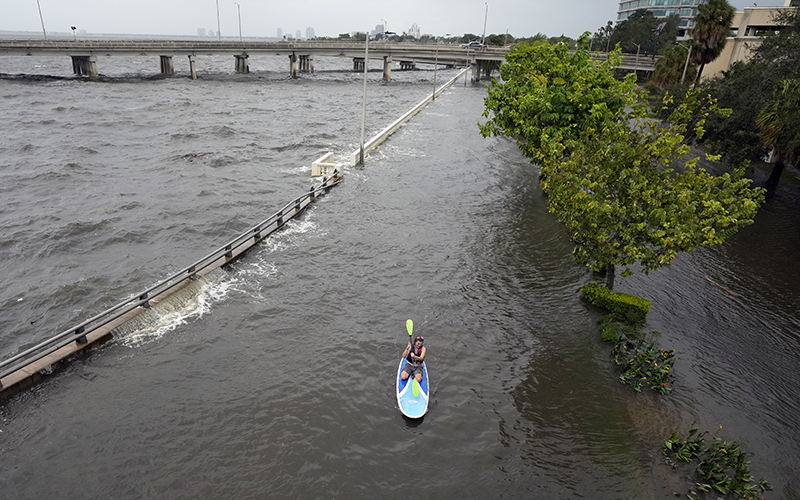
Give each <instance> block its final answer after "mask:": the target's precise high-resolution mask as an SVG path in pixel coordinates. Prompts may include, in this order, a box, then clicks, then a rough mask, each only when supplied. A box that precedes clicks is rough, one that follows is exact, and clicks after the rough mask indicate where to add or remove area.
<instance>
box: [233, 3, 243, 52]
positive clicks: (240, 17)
mask: <svg viewBox="0 0 800 500" xmlns="http://www.w3.org/2000/svg"><path fill="white" fill-rule="evenodd" d="M233 3H235V4H236V10H238V11H239V43H242V6H241V5H239V2H233Z"/></svg>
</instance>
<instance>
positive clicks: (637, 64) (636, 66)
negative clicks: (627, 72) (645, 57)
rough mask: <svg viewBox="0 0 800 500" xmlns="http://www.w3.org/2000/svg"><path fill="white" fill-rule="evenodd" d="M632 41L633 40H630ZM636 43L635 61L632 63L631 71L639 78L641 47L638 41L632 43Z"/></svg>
mask: <svg viewBox="0 0 800 500" xmlns="http://www.w3.org/2000/svg"><path fill="white" fill-rule="evenodd" d="M631 43H633V42H631ZM634 45H636V62H635V63H633V72H634V74H636V79H637V80H638V79H639V75H638V71H639V50H640V49H641V48H642V47H641V46H640V45H639V44H638V43H634Z"/></svg>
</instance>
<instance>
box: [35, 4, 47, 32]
mask: <svg viewBox="0 0 800 500" xmlns="http://www.w3.org/2000/svg"><path fill="white" fill-rule="evenodd" d="M36 6H37V7H39V19H40V20H41V21H42V33H43V34H44V39H45V40H47V31H45V29H44V17H42V6H41V5H39V0H36Z"/></svg>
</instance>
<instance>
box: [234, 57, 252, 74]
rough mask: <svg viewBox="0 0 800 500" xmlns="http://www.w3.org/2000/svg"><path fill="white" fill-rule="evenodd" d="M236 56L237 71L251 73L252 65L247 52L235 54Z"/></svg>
mask: <svg viewBox="0 0 800 500" xmlns="http://www.w3.org/2000/svg"><path fill="white" fill-rule="evenodd" d="M233 57H235V58H236V72H237V73H250V65H249V64H248V62H247V59H248V58H249V57H250V56H249V55H247V54H242V55H236V56H233Z"/></svg>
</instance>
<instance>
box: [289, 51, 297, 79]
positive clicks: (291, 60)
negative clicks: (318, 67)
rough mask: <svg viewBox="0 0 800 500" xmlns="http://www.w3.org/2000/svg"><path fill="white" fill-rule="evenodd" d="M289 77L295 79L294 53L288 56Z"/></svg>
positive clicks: (295, 62) (295, 59) (295, 57)
mask: <svg viewBox="0 0 800 500" xmlns="http://www.w3.org/2000/svg"><path fill="white" fill-rule="evenodd" d="M289 76H291V77H292V78H297V56H296V55H295V54H294V52H292V54H291V55H290V56H289Z"/></svg>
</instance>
